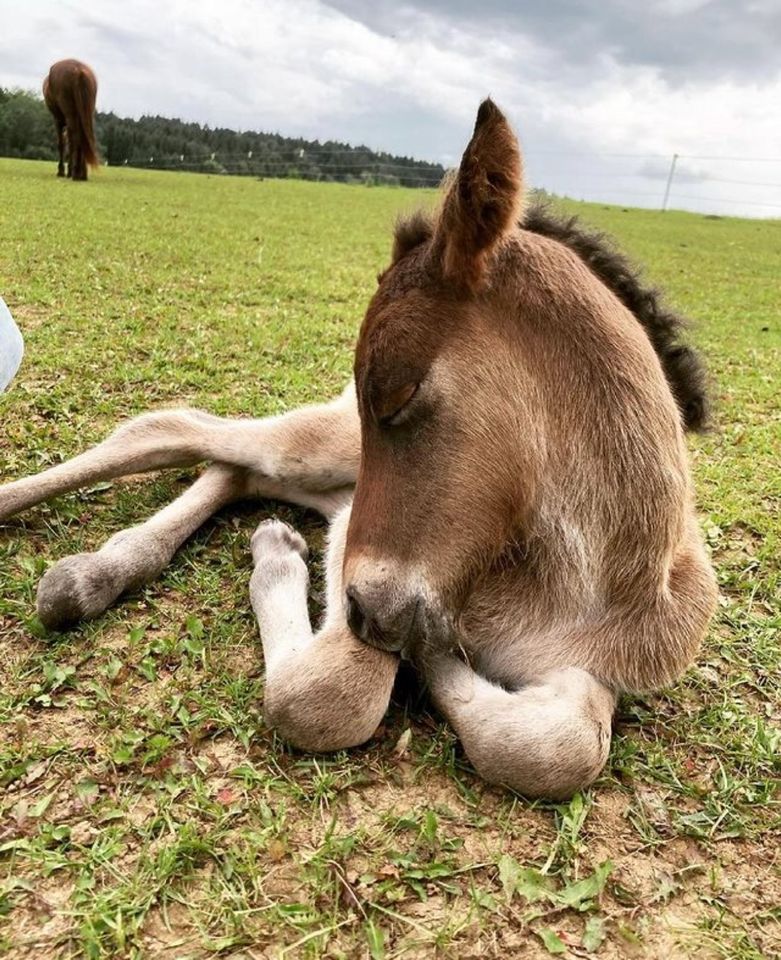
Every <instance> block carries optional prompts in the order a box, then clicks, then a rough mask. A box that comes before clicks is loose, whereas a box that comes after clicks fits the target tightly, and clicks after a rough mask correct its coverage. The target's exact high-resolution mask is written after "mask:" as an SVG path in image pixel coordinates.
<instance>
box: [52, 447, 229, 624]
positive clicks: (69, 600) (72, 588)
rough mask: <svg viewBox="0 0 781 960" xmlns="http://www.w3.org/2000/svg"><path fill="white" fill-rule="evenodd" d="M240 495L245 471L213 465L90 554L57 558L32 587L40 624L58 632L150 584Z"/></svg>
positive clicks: (93, 615) (101, 611) (96, 613)
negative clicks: (155, 510) (178, 493)
mask: <svg viewBox="0 0 781 960" xmlns="http://www.w3.org/2000/svg"><path fill="white" fill-rule="evenodd" d="M246 492H247V483H246V471H244V470H241V469H236V468H235V467H228V466H223V465H222V464H215V465H214V466H211V467H209V468H208V469H207V470H206V471H205V472H204V473H203V474H202V475H201V476H200V477H199V478H198V479H197V480H196V481H195V483H193V485H192V486H191V487H190V488H189V489H188V490H186V491H185V492H184V493H183V494H182V495H181V496H180V497H178V498H177V499H176V500H174V502H173V503H170V504H169V505H168V506H167V507H164V508H163V509H162V510H161V511H160V512H159V513H157V514H155V515H154V516H153V517H151V518H150V519H149V520H147V521H146V522H145V523H142V524H140V525H139V526H136V527H130V528H129V529H127V530H122V531H121V532H120V533H117V534H115V535H114V536H113V537H112V538H111V539H110V540H109V541H108V542H107V543H106V544H105V545H104V546H103V547H102V548H101V549H100V550H98V551H96V552H95V553H77V554H74V555H72V556H70V557H65V558H64V559H62V560H60V561H59V562H58V563H56V564H55V565H54V566H53V567H52V568H51V569H50V570H48V571H47V572H46V574H45V575H44V577H43V579H42V580H41V582H40V584H39V585H38V616H39V617H40V619H41V621H42V622H43V624H44V625H45V626H46V627H48V628H49V629H60V628H62V627H64V626H66V625H68V624H70V623H74V622H75V621H77V620H83V619H89V618H91V617H96V616H98V615H99V614H101V613H103V611H104V610H105V609H106V608H107V607H108V606H110V605H111V604H112V603H113V602H114V601H115V600H116V599H117V597H119V596H120V595H121V594H122V593H125V592H126V591H128V590H133V589H135V588H137V587H139V586H141V585H142V584H144V583H148V582H149V581H150V580H154V579H155V577H157V576H158V574H159V573H160V572H161V571H162V570H163V569H164V568H165V567H166V566H167V565H168V564H169V563H170V561H171V558H172V557H173V555H174V553H175V552H176V551H177V549H178V548H179V547H180V546H181V545H182V544H183V543H184V541H185V540H186V539H187V538H188V537H190V536H191V535H192V534H193V533H195V531H196V530H197V529H198V528H199V527H200V526H201V525H202V524H203V523H204V522H205V521H206V520H207V519H208V518H209V517H210V516H211V515H212V514H213V513H215V512H216V511H217V510H219V509H220V508H221V507H223V506H225V505H226V504H228V503H230V502H231V501H233V500H238V499H239V498H240V497H243V496H245V495H246Z"/></svg>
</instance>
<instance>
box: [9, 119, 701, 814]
mask: <svg viewBox="0 0 781 960" xmlns="http://www.w3.org/2000/svg"><path fill="white" fill-rule="evenodd" d="M523 194H524V191H523V178H522V166H521V157H520V153H519V147H518V143H517V140H516V138H515V136H514V134H513V133H512V131H511V129H510V127H509V126H508V124H507V122H506V120H505V118H504V117H503V116H502V114H501V113H500V112H499V110H498V109H497V108H496V107H495V106H494V105H493V103H491V102H490V101H486V102H485V103H483V104H482V106H481V107H480V111H479V113H478V116H477V124H476V126H475V132H474V135H473V137H472V140H471V142H470V144H469V146H468V147H467V150H466V152H465V154H464V157H463V160H462V162H461V166H460V169H459V171H458V174H457V176H456V177H455V178H454V180H453V182H452V184H451V185H450V187H449V189H448V191H447V193H446V196H445V199H444V202H443V205H442V208H441V210H440V212H439V214H438V215H437V216H435V217H433V218H430V219H429V218H426V217H424V216H422V215H419V216H417V217H415V218H413V219H412V220H411V221H409V222H407V223H405V224H402V225H400V226H399V228H398V229H397V232H396V243H395V248H394V252H393V259H392V263H391V265H390V267H389V268H388V269H387V270H386V271H385V273H384V274H382V276H381V277H380V280H379V286H378V289H377V292H376V294H375V295H374V297H373V299H372V301H371V303H370V304H369V308H368V311H367V314H366V318H365V320H364V322H363V327H362V328H361V332H360V336H359V339H358V346H357V350H356V354H355V379H354V384H351V385H350V386H349V387H348V388H347V389H346V390H345V391H344V393H343V394H342V395H341V396H340V397H339V398H338V399H336V400H335V401H333V402H331V403H328V404H325V405H323V406H318V407H311V408H307V409H301V410H295V411H293V412H291V413H288V414H286V415H284V416H279V417H271V418H268V419H265V420H255V421H252V420H223V419H219V418H217V417H213V416H210V415H209V414H206V413H201V412H198V411H193V410H181V411H179V410H173V411H162V412H158V413H152V414H147V415H146V416H142V417H139V418H138V419H136V420H133V421H131V422H130V423H128V424H126V425H124V426H122V427H121V428H120V429H119V430H117V431H116V433H114V434H113V435H112V436H111V437H109V439H108V440H106V441H104V442H103V443H101V444H100V445H99V446H97V447H96V448H94V449H93V450H90V451H88V452H87V453H84V454H82V455H81V456H78V457H76V458H75V459H73V460H71V461H69V462H67V463H64V464H62V465H60V466H56V467H53V468H52V469H50V470H47V471H45V472H44V473H42V474H39V475H38V476H33V477H29V478H27V479H24V480H18V481H16V482H15V483H10V484H8V485H6V486H5V487H2V488H0V518H3V517H8V516H10V515H11V514H14V513H16V512H17V511H19V510H22V509H25V508H26V507H29V506H31V505H32V504H34V503H37V502H39V501H41V500H43V499H45V498H47V497H52V496H54V495H56V494H59V493H62V492H64V491H67V490H74V489H76V488H77V487H82V486H85V485H88V484H92V483H95V482H96V481H98V480H105V479H108V478H111V477H117V476H121V475H123V474H129V473H137V472H139V471H142V470H153V469H157V468H160V467H169V466H175V465H176V466H181V465H189V464H194V463H197V462H200V461H212V465H211V466H209V467H208V468H207V469H206V470H205V472H204V473H203V474H202V475H201V477H200V478H199V479H198V480H196V482H195V483H194V484H193V485H192V487H191V488H190V489H189V490H187V492H185V493H184V494H183V495H182V496H181V497H179V499H178V500H176V501H175V502H174V503H172V504H170V505H169V506H168V507H166V508H165V509H164V510H162V511H161V512H160V513H158V514H157V515H156V516H154V517H152V518H151V519H150V520H147V521H146V522H145V523H143V524H141V525H140V526H137V527H133V528H131V529H129V530H125V531H123V532H121V533H118V534H117V535H116V536H114V537H112V538H111V539H110V540H109V541H108V543H107V544H106V545H105V546H104V547H103V548H102V549H101V550H99V551H98V552H97V553H86V554H78V555H76V556H72V557H66V558H65V559H63V560H60V561H59V563H57V564H56V565H55V566H54V567H52V568H51V569H50V570H49V571H48V573H47V574H46V575H45V576H44V578H43V580H42V581H41V584H40V587H39V591H38V611H39V614H40V617H41V619H42V620H43V622H44V623H45V624H47V625H48V626H50V627H58V626H62V625H64V624H66V623H69V622H73V621H75V620H78V619H80V618H85V617H95V616H97V615H98V614H100V613H101V612H102V611H103V610H105V609H106V607H108V606H109V605H110V604H111V603H113V602H114V601H115V600H116V599H117V597H119V596H120V594H122V593H123V592H125V591H127V590H131V589H133V588H135V587H137V586H139V585H140V584H142V583H145V582H147V581H149V580H151V579H153V578H154V577H156V576H157V575H158V574H159V573H160V571H161V570H162V569H163V568H164V567H165V565H166V564H167V563H168V562H169V561H170V560H171V557H172V556H173V554H174V552H175V551H176V549H177V548H178V547H179V546H180V545H181V544H182V543H183V541H185V540H186V539H187V537H189V536H190V535H191V534H192V533H193V532H194V531H195V530H196V529H197V528H198V527H199V526H200V525H201V524H202V523H203V522H204V521H205V520H206V519H207V517H209V516H210V515H211V514H213V513H214V512H215V511H216V510H218V509H219V508H220V507H222V506H224V505H225V504H227V503H230V502H231V501H234V500H238V499H240V498H244V497H277V498H281V499H284V500H289V501H292V502H293V503H298V504H303V505H304V506H307V507H312V508H314V509H316V510H319V511H320V512H321V513H322V514H324V515H325V516H326V517H327V518H328V519H329V521H330V539H329V549H328V559H327V582H328V603H327V613H326V616H325V620H324V622H323V624H322V625H321V626H320V628H319V629H318V630H316V631H313V630H312V626H311V624H310V621H309V617H308V614H307V584H308V576H307V567H306V546H305V544H304V542H303V540H302V539H301V537H300V536H299V535H298V534H297V533H295V532H294V531H293V530H291V529H290V528H289V527H287V526H285V525H284V524H282V523H279V522H278V521H274V520H269V521H266V522H264V523H262V524H261V525H260V526H259V528H258V530H257V532H256V533H255V535H254V536H253V538H252V554H253V557H254V560H255V570H254V573H253V575H252V580H251V584H250V595H251V599H252V606H253V608H254V610H255V612H256V614H257V617H258V622H259V625H260V633H261V638H262V641H263V652H264V656H265V663H266V671H267V676H266V695H265V710H266V716H267V718H268V721H269V723H270V724H271V725H272V726H273V727H275V728H276V729H277V730H278V731H279V733H280V734H281V736H282V737H284V738H285V739H286V740H288V741H289V742H290V743H291V744H294V745H296V746H298V747H300V748H301V749H304V750H336V749H339V748H343V747H350V746H353V745H356V744H360V743H363V742H364V741H365V740H367V739H368V738H369V737H371V735H372V733H373V731H374V730H375V728H376V727H377V725H378V724H379V722H380V720H381V719H382V716H383V714H384V713H385V710H386V708H387V705H388V700H389V697H390V693H391V687H392V685H393V681H394V676H395V674H396V669H397V666H398V663H399V657H400V655H402V656H407V657H410V658H411V659H413V660H414V661H415V662H416V663H417V665H418V667H419V669H420V671H421V673H422V674H423V677H424V679H425V681H426V683H427V684H428V686H429V688H430V690H431V694H432V696H433V699H434V701H435V703H436V705H437V706H438V708H439V709H440V710H441V711H442V713H443V714H444V715H445V717H447V719H448V720H449V721H450V723H451V724H452V725H453V727H454V728H455V730H456V732H457V733H458V736H459V737H460V738H461V741H462V743H463V746H464V749H465V751H466V753H467V755H468V757H469V759H470V761H471V762H472V763H473V764H474V767H475V769H476V770H477V771H478V772H479V773H480V774H481V775H482V776H483V777H484V778H485V779H486V780H489V781H491V782H494V783H503V784H507V785H509V786H511V787H513V788H515V789H516V790H518V791H520V792H521V793H523V794H526V795H529V796H536V795H543V796H548V797H552V798H559V797H566V796H567V795H569V794H571V793H573V792H574V791H575V790H577V789H578V788H579V787H583V786H585V785H586V784H588V783H590V782H591V781H592V780H593V779H594V778H595V777H596V776H597V774H598V773H599V771H600V770H601V769H602V767H603V765H604V763H605V760H606V758H607V755H608V749H609V746H610V729H611V717H612V714H613V710H614V706H615V702H616V697H617V695H618V694H620V693H621V692H624V691H627V692H635V691H647V690H651V689H654V688H657V687H660V686H663V685H664V684H668V683H670V682H671V681H672V680H674V679H675V678H676V677H677V676H679V675H680V673H681V671H683V670H684V668H685V667H686V666H687V664H689V662H690V661H691V659H692V657H693V656H694V654H695V652H696V650H697V646H698V644H699V643H700V640H701V639H702V636H703V634H704V632H705V629H706V626H707V623H708V619H709V617H710V616H711V613H712V611H713V607H714V603H715V599H716V585H715V580H714V576H713V573H712V571H711V568H710V566H709V564H708V560H707V559H706V555H705V552H704V549H703V545H702V542H701V539H700V536H699V533H698V530H697V523H696V519H695V514H694V508H693V505H692V487H691V483H690V479H689V471H688V467H687V460H686V449H685V445H684V434H683V431H684V427H687V426H688V427H697V426H701V425H702V423H703V421H704V419H705V407H704V404H705V398H704V393H703V390H702V374H701V370H700V367H699V364H698V361H697V358H696V356H695V354H694V353H693V352H692V351H691V350H690V349H689V348H687V347H683V346H680V345H678V344H677V343H676V336H677V333H678V327H679V324H680V321H679V320H678V319H677V318H676V317H675V316H673V315H672V314H669V313H666V312H664V310H663V309H662V308H661V307H660V305H659V303H658V301H657V298H656V296H655V295H654V294H653V293H652V292H650V291H648V290H646V289H644V288H643V287H642V286H641V285H640V283H639V282H638V280H637V278H636V276H635V275H634V274H633V273H632V271H631V270H630V269H629V268H628V266H627V263H626V261H625V260H623V258H621V257H620V256H619V255H617V254H615V253H612V252H611V251H609V250H608V249H607V248H606V247H605V245H604V243H603V242H602V241H600V240H599V239H597V238H594V237H590V236H588V235H587V234H584V233H582V232H581V231H580V230H579V229H578V228H577V227H576V226H575V225H574V224H573V223H572V222H569V223H562V222H557V221H556V220H554V219H553V218H551V217H550V216H549V215H548V214H546V213H545V212H544V211H540V210H531V211H526V212H524V204H523Z"/></svg>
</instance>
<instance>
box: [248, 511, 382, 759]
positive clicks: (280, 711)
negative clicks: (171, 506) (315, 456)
mask: <svg viewBox="0 0 781 960" xmlns="http://www.w3.org/2000/svg"><path fill="white" fill-rule="evenodd" d="M349 514H350V511H349V509H346V510H343V511H342V513H340V514H339V516H338V517H336V518H335V520H334V522H333V523H332V526H331V531H330V542H329V548H328V559H327V583H328V604H327V614H326V619H325V623H324V624H323V626H322V627H321V628H320V629H319V630H318V631H317V632H316V633H313V631H312V627H311V624H310V622H309V614H308V612H307V587H308V584H309V576H308V573H307V568H306V563H305V560H306V553H307V551H306V544H305V543H304V541H303V540H302V538H301V537H300V536H299V534H297V533H296V532H295V531H294V530H292V529H291V528H290V527H288V526H287V525H286V524H283V523H280V522H279V521H275V520H269V521H266V522H265V523H262V524H261V525H260V526H259V527H258V529H257V531H256V533H255V535H254V537H253V538H252V555H253V557H254V560H255V570H254V572H253V574H252V580H251V582H250V596H251V599H252V606H253V608H254V610H255V613H256V615H257V618H258V625H259V627H260V634H261V639H262V641H263V655H264V659H265V663H266V686H265V713H266V719H267V721H268V723H269V725H270V726H272V727H273V728H274V729H275V730H276V731H277V732H278V733H279V735H280V736H281V737H282V738H283V739H284V740H286V741H287V742H288V743H290V744H292V745H293V746H295V747H298V748H299V749H302V750H340V749H343V748H346V747H353V746H357V745H358V744H361V743H365V742H366V740H368V739H369V738H370V737H371V735H372V734H373V733H374V731H375V730H376V729H377V726H378V725H379V723H380V721H381V720H382V717H383V716H384V714H385V711H386V710H387V708H388V703H389V701H390V695H391V689H392V687H393V679H394V677H395V675H396V668H397V666H398V658H397V657H395V656H393V655H392V654H389V653H385V652H383V651H380V650H377V649H376V648H374V647H370V646H367V645H366V644H364V643H361V642H360V641H359V640H358V639H356V637H355V636H353V634H352V632H351V631H350V629H349V627H348V626H347V623H346V621H345V617H344V613H343V609H342V602H341V595H342V559H343V555H344V539H345V536H346V533H347V523H348V520H349Z"/></svg>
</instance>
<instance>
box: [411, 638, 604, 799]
mask: <svg viewBox="0 0 781 960" xmlns="http://www.w3.org/2000/svg"><path fill="white" fill-rule="evenodd" d="M426 674H427V679H428V681H429V684H430V687H431V692H432V695H433V698H434V702H435V703H436V704H437V706H438V707H439V709H440V710H441V711H442V713H443V714H444V715H445V717H446V718H447V719H448V721H449V722H450V723H451V725H452V726H453V728H454V730H455V731H456V733H457V734H458V737H459V739H460V740H461V742H462V744H463V746H464V750H465V752H466V755H467V756H468V758H469V760H470V762H471V763H472V765H473V766H474V768H475V770H476V771H477V773H478V774H479V775H480V776H481V777H482V778H483V779H484V780H487V781H488V782H489V783H499V784H504V785H506V786H509V787H511V788H513V789H514V790H517V791H518V792H519V793H522V794H524V795H525V796H528V797H548V798H550V799H552V800H558V799H564V798H567V797H570V796H572V794H573V793H575V791H576V790H579V789H581V788H582V787H585V786H587V785H588V784H589V783H591V782H592V780H594V779H595V778H596V777H597V775H598V774H599V772H600V770H601V769H602V767H603V766H604V765H605V761H606V760H607V755H608V751H609V749H610V728H611V718H612V715H613V710H614V708H615V703H616V700H615V694H614V693H613V692H612V691H611V690H609V689H608V688H607V687H606V686H604V685H603V684H602V683H600V682H599V681H598V680H597V679H596V677H594V676H593V675H592V674H590V673H587V672H586V671H585V670H580V669H578V668H576V667H570V668H567V669H563V670H553V671H551V672H550V673H547V674H545V675H544V676H542V677H540V678H539V679H538V680H537V681H535V682H532V683H529V684H528V685H526V686H524V687H522V688H521V689H519V690H514V691H508V690H505V689H503V688H502V687H499V686H496V685H495V684H493V683H490V682H489V681H488V680H486V679H485V678H484V677H481V676H479V675H478V674H477V673H475V672H474V670H472V668H471V667H470V666H469V665H468V664H466V663H464V662H463V661H462V660H460V659H459V658H457V657H456V656H454V655H451V654H447V655H442V656H441V657H439V658H436V659H434V660H432V662H431V663H429V664H428V665H427V671H426Z"/></svg>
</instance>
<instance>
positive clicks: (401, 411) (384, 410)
mask: <svg viewBox="0 0 781 960" xmlns="http://www.w3.org/2000/svg"><path fill="white" fill-rule="evenodd" d="M419 387H420V384H419V383H405V384H402V386H400V387H398V388H397V389H396V390H393V391H392V392H391V393H389V394H388V395H387V396H385V397H383V398H382V400H381V401H380V402H379V403H378V404H377V406H376V408H375V411H374V415H375V416H376V418H377V423H379V425H380V426H381V427H395V426H398V424H400V423H401V422H402V421H403V420H404V416H405V414H406V412H407V410H408V407H409V404H410V403H411V401H412V400H413V399H414V397H415V395H416V394H417V392H418V389H419Z"/></svg>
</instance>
